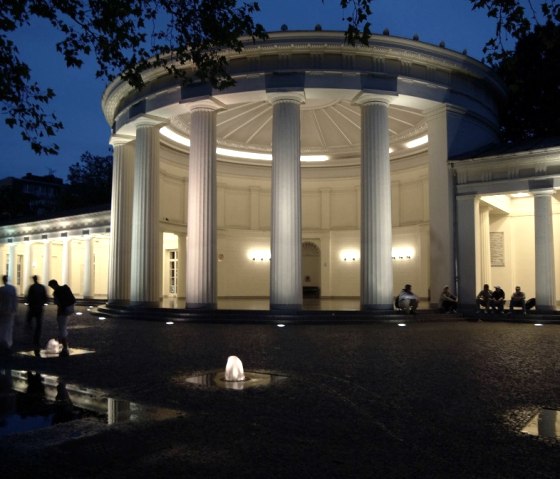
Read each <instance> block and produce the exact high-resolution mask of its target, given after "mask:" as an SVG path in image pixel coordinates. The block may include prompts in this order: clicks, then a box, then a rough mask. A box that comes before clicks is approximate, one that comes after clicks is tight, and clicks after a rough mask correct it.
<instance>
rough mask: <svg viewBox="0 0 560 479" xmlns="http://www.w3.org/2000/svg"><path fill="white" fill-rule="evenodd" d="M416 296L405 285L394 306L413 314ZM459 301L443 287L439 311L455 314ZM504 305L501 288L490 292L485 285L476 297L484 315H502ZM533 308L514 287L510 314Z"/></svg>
mask: <svg viewBox="0 0 560 479" xmlns="http://www.w3.org/2000/svg"><path fill="white" fill-rule="evenodd" d="M418 302H419V301H418V296H416V295H415V294H414V293H413V292H412V286H411V285H410V284H405V286H404V288H403V289H402V290H401V292H400V293H399V295H398V296H397V297H396V298H395V306H396V307H397V309H401V310H402V311H404V312H405V313H407V314H415V313H416V309H417V308H418ZM458 304H459V300H458V298H457V296H456V295H454V294H453V293H452V292H451V290H450V289H449V286H444V287H443V290H442V292H441V294H440V297H439V310H440V311H441V312H442V313H456V312H457V306H458ZM505 304H506V294H505V292H504V290H503V289H502V288H500V287H499V286H496V287H495V288H494V291H490V287H489V286H488V285H487V284H485V285H484V287H483V289H482V290H481V291H480V292H479V293H478V295H477V296H476V305H477V308H479V309H480V308H482V309H483V310H484V312H485V313H489V312H495V313H499V314H503V313H504V307H505ZM534 306H535V300H534V299H530V300H528V301H527V300H526V298H525V293H524V292H523V291H521V287H520V286H516V287H515V291H514V293H513V294H512V295H511V299H510V301H509V311H510V314H511V313H513V308H515V307H519V308H521V310H522V312H523V314H524V315H525V314H526V313H527V309H530V308H532V307H534Z"/></svg>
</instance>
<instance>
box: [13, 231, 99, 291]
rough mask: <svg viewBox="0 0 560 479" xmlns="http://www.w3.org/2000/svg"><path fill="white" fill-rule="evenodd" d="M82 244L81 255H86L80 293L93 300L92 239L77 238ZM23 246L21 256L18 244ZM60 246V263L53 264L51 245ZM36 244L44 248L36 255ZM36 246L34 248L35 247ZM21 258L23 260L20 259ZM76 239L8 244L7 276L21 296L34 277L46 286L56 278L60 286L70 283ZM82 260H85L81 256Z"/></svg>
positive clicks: (54, 239) (89, 237) (67, 238)
mask: <svg viewBox="0 0 560 479" xmlns="http://www.w3.org/2000/svg"><path fill="white" fill-rule="evenodd" d="M75 239H76V240H79V241H80V242H81V243H83V246H82V247H81V248H80V253H82V254H83V260H82V261H80V263H81V264H83V275H82V278H81V284H79V286H78V287H79V290H80V293H81V296H82V297H83V298H86V299H87V298H93V297H94V275H95V271H94V268H93V265H94V257H93V243H92V240H93V237H92V236H80V237H79V239H78V237H76V238H75ZM21 243H23V254H21V255H19V254H18V251H17V250H18V245H21ZM53 244H57V245H60V246H61V249H60V258H59V264H58V265H56V267H55V265H53V263H52V261H53V256H52V246H53ZM37 245H40V246H42V251H41V252H40V253H39V254H38V255H37V253H36V252H35V250H36V249H37V247H36V246H37ZM34 246H35V248H34ZM18 256H20V258H18ZM72 258H73V237H71V236H70V237H69V236H63V237H59V238H48V239H41V240H32V239H27V238H26V239H24V240H23V241H21V242H14V241H13V240H12V242H10V243H8V248H7V256H6V261H7V273H8V277H9V279H10V282H11V283H12V284H14V286H16V287H17V290H18V294H20V295H25V294H27V290H28V288H29V286H30V285H31V284H32V279H31V277H32V276H33V275H37V276H39V278H40V281H41V282H43V283H45V284H46V283H47V282H48V281H49V280H50V279H53V277H54V276H55V275H56V276H57V277H55V278H54V279H56V280H57V281H58V282H59V283H60V284H67V283H70V281H71V267H72V261H73V259H72ZM81 259H82V257H81ZM37 263H39V267H38V268H35V266H34V265H35V264H37Z"/></svg>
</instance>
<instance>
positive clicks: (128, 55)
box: [0, 0, 372, 154]
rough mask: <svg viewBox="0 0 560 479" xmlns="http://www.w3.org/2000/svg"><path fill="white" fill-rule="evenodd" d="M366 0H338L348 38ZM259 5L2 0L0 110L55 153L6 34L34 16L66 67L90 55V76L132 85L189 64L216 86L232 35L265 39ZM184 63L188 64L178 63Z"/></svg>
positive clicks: (358, 34)
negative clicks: (45, 25)
mask: <svg viewBox="0 0 560 479" xmlns="http://www.w3.org/2000/svg"><path fill="white" fill-rule="evenodd" d="M279 1H281V0H279ZM371 2H372V0H340V4H341V6H342V8H343V9H344V13H345V14H347V15H346V21H347V23H348V30H347V32H346V41H347V42H348V43H350V44H352V45H354V44H356V43H365V44H367V42H368V40H369V38H370V36H371V30H370V23H369V22H368V21H367V19H368V17H369V16H370V14H371V8H370V3H371ZM347 8H348V9H349V13H347V12H346V9H347ZM259 9H260V7H259V4H258V2H248V1H238V0H3V1H2V8H1V9H0V61H1V62H2V63H1V65H0V77H1V78H0V109H1V110H0V111H1V112H2V114H3V115H4V117H5V122H6V124H7V125H8V126H10V127H11V128H17V129H19V130H20V132H21V135H22V138H23V140H24V141H27V142H29V143H30V145H31V148H32V149H33V150H34V151H35V152H37V153H43V154H56V153H57V151H58V146H57V145H56V144H53V143H50V144H49V143H46V142H45V138H47V137H51V136H54V135H55V134H56V132H57V131H58V130H60V129H61V128H62V124H61V123H60V122H59V121H58V120H57V119H56V116H55V115H52V114H48V113H46V112H45V110H44V108H45V106H46V104H48V103H49V101H50V100H51V99H52V98H54V92H52V90H42V89H41V88H40V87H39V85H38V84H37V83H35V82H34V81H33V80H32V77H31V72H30V70H29V67H28V66H27V65H26V64H25V62H24V61H22V60H21V59H20V58H19V54H18V51H17V47H16V45H14V44H13V43H12V42H11V41H10V40H9V38H8V36H7V34H8V33H9V32H12V31H14V30H16V29H17V28H19V27H21V26H23V25H29V24H31V22H32V21H33V20H34V19H44V20H47V21H48V22H50V24H51V25H52V27H53V28H54V29H55V30H56V31H58V32H60V33H61V34H62V35H63V38H62V40H60V41H59V42H58V43H57V44H56V49H57V51H58V52H59V53H60V54H61V55H62V56H63V57H64V60H65V62H66V66H67V67H69V68H80V67H81V66H82V65H83V64H84V60H85V58H86V57H87V56H90V55H91V56H93V57H95V60H96V62H97V70H96V77H98V78H103V79H106V80H107V81H111V80H113V79H115V78H118V77H120V78H121V79H122V80H124V81H126V82H128V83H129V84H130V85H132V86H134V87H135V88H138V89H140V88H142V87H143V86H144V81H143V74H144V72H146V71H148V70H150V69H152V68H157V67H159V68H164V69H165V70H167V72H168V73H169V74H171V75H174V76H175V77H178V78H181V79H183V80H184V81H192V80H193V76H192V72H193V71H194V73H195V77H194V78H196V79H198V80H200V81H203V82H208V83H210V84H211V85H212V86H213V87H215V88H219V89H223V88H226V87H228V86H230V85H232V84H233V83H234V81H233V79H232V78H231V76H230V75H229V73H228V65H227V60H226V58H225V56H224V52H225V51H227V50H233V51H237V52H239V51H241V49H242V48H243V43H242V41H241V39H240V37H249V38H252V39H253V40H256V39H266V38H267V34H266V31H265V29H264V27H263V26H262V25H260V24H258V23H255V22H254V20H253V15H254V14H255V13H256V12H258V11H259ZM189 65H190V66H192V69H190V71H189V70H188V69H186V68H185V66H189Z"/></svg>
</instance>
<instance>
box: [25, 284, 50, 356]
mask: <svg viewBox="0 0 560 479" xmlns="http://www.w3.org/2000/svg"><path fill="white" fill-rule="evenodd" d="M32 279H33V284H32V285H31V286H29V289H28V291H27V304H28V305H29V306H28V309H27V324H28V325H29V326H31V323H32V322H33V319H35V329H34V330H33V352H34V353H35V356H37V357H40V356H41V331H42V329H43V308H44V306H45V303H47V302H48V300H49V298H48V297H47V289H46V288H45V287H44V286H43V285H42V284H40V283H39V278H37V276H36V275H35V276H33V278H32Z"/></svg>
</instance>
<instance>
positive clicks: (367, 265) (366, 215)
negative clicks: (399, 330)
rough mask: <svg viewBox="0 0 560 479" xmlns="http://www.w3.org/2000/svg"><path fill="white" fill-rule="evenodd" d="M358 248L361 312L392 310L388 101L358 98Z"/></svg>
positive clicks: (373, 96) (375, 97)
mask: <svg viewBox="0 0 560 479" xmlns="http://www.w3.org/2000/svg"><path fill="white" fill-rule="evenodd" d="M357 103H359V104H360V105H361V109H362V138H361V142H362V153H361V173H362V181H361V231H360V235H361V247H360V271H361V294H360V302H361V307H362V309H393V264H392V260H391V248H392V238H393V235H392V227H391V167H390V164H389V100H388V98H384V97H380V96H377V95H372V94H363V95H361V96H360V97H359V98H358V100H357Z"/></svg>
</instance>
